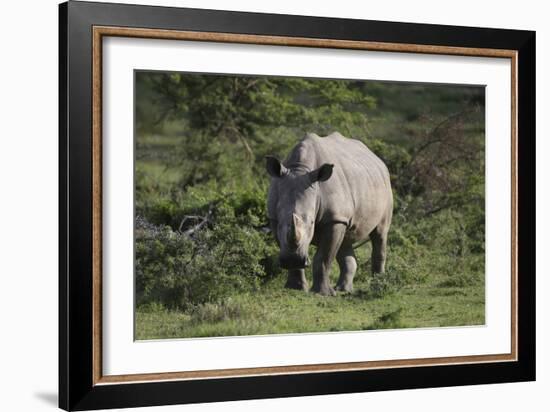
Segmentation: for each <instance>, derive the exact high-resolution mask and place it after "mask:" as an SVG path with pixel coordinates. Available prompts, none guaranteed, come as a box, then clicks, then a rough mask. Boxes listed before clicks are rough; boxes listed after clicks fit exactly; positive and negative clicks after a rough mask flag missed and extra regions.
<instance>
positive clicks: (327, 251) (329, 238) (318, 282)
mask: <svg viewBox="0 0 550 412" xmlns="http://www.w3.org/2000/svg"><path fill="white" fill-rule="evenodd" d="M319 232H320V240H319V246H318V248H317V252H316V253H315V257H314V258H313V287H312V288H311V290H312V291H313V292H315V293H319V294H321V295H324V296H334V295H336V292H335V291H334V288H333V287H332V286H330V280H329V275H330V266H331V265H332V262H333V261H334V258H335V257H336V253H337V252H338V250H339V249H340V245H341V244H342V240H343V239H344V234H345V233H346V226H345V225H343V224H341V223H336V224H330V225H327V226H326V227H323V228H322V229H321V230H320V231H319Z"/></svg>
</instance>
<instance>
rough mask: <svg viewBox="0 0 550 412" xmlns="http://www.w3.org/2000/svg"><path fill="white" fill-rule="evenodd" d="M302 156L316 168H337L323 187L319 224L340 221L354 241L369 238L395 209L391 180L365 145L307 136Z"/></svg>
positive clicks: (335, 135)
mask: <svg viewBox="0 0 550 412" xmlns="http://www.w3.org/2000/svg"><path fill="white" fill-rule="evenodd" d="M308 140H309V141H310V142H307V143H306V146H307V147H306V148H305V149H302V152H303V153H302V156H306V157H309V159H308V161H310V162H311V160H313V159H312V158H315V160H314V163H315V165H313V164H311V166H313V167H315V168H316V167H319V166H321V165H322V164H323V163H332V164H334V171H333V175H332V177H331V178H330V179H329V180H327V181H326V182H323V183H321V185H320V208H319V216H318V222H321V223H323V222H329V221H340V222H342V223H345V224H347V225H348V227H349V236H350V237H352V240H353V241H358V240H362V239H364V238H366V237H367V236H368V234H369V233H370V232H371V231H372V230H373V229H374V228H375V227H376V226H377V225H378V224H379V223H380V221H381V220H383V219H384V218H385V217H387V216H388V215H389V216H391V209H392V208H393V201H392V191H391V184H390V176H389V172H388V169H387V167H386V165H385V164H384V162H383V161H382V160H381V159H380V158H378V156H376V155H375V154H374V153H373V152H372V151H370V149H369V148H368V147H367V146H366V145H364V144H363V143H362V142H360V141H358V140H355V139H350V138H347V137H344V136H342V135H341V134H339V133H333V134H331V135H329V136H326V137H319V136H316V135H308V136H307V137H306V138H305V139H304V140H303V141H308Z"/></svg>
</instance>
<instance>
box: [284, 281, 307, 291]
mask: <svg viewBox="0 0 550 412" xmlns="http://www.w3.org/2000/svg"><path fill="white" fill-rule="evenodd" d="M285 288H287V289H294V290H303V291H304V292H307V291H308V289H309V286H308V284H307V283H301V282H286V284H285Z"/></svg>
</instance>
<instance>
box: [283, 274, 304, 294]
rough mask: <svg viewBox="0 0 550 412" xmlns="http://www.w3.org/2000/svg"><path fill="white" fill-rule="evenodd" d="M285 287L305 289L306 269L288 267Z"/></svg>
mask: <svg viewBox="0 0 550 412" xmlns="http://www.w3.org/2000/svg"><path fill="white" fill-rule="evenodd" d="M285 288H287V289H297V290H304V291H307V290H308V284H307V280H306V271H305V270H304V269H290V270H289V271H288V278H287V280H286V284H285Z"/></svg>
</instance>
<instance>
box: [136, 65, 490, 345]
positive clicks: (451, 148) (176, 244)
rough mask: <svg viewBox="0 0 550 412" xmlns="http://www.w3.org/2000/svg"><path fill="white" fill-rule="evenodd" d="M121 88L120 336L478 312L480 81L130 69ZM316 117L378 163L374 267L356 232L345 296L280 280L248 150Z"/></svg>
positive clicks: (306, 328) (312, 125)
mask: <svg viewBox="0 0 550 412" xmlns="http://www.w3.org/2000/svg"><path fill="white" fill-rule="evenodd" d="M136 90H137V96H136V102H137V107H136V109H137V110H136V113H137V116H136V119H137V125H136V126H137V127H136V131H137V134H136V136H137V138H136V162H135V178H136V188H135V199H136V205H135V207H136V232H135V246H136V249H135V252H136V265H135V267H136V274H135V280H136V288H135V290H136V308H135V311H136V316H135V337H136V339H138V340H146V339H168V338H194V337H213V336H239V335H265V334H285V333H304V332H306V333H307V332H309V333H311V332H336V331H359V330H373V329H400V328H424V327H444V326H472V325H483V324H484V323H485V282H484V276H485V267H484V261H485V226H484V225H485V213H484V208H485V203H484V202H485V200H484V199H485V182H484V168H485V164H484V151H485V133H484V109H483V106H484V91H483V89H482V88H472V87H454V86H453V87H451V86H442V85H433V86H430V85H418V84H400V83H384V82H365V83H358V82H347V81H325V80H323V81H317V80H316V81H303V80H297V79H290V80H285V79H278V80H273V79H254V78H237V77H235V78H231V77H223V76H217V77H216V76H201V75H196V76H190V75H179V74H170V73H168V74H161V73H152V74H147V73H142V74H141V75H140V76H138V83H137V88H136ZM190 102H193V104H189V103H190ZM332 130H339V131H341V132H342V133H343V134H345V135H347V136H349V137H353V138H355V139H359V140H361V141H363V142H364V143H365V144H367V146H369V147H370V148H371V150H373V151H374V152H375V153H376V154H377V155H378V156H380V157H381V158H382V159H383V160H384V162H385V163H386V165H387V166H388V169H389V170H390V174H391V179H392V188H393V192H394V206H395V207H394V218H393V221H392V226H391V229H390V233H389V241H388V248H389V251H388V260H387V266H386V273H385V274H383V275H377V276H376V277H374V276H373V275H372V273H371V271H370V262H369V258H370V250H371V246H370V244H369V243H367V244H365V245H363V246H361V247H360V248H358V249H356V255H357V262H358V266H359V267H358V270H357V274H356V277H355V281H354V291H353V293H351V294H343V293H340V294H338V295H337V296H335V297H321V296H318V295H315V294H313V293H304V292H298V291H294V290H288V289H285V288H284V283H285V280H286V271H284V270H281V269H280V268H279V267H278V263H277V256H278V252H279V251H278V247H277V245H276V244H275V241H274V239H273V236H272V235H271V233H269V228H268V224H267V218H266V194H267V187H268V185H269V177H268V176H267V173H266V171H265V160H264V156H265V155H268V154H270V155H271V154H274V155H277V156H278V157H279V158H284V156H285V155H286V154H287V153H288V152H289V150H290V149H291V148H292V147H293V146H294V145H295V144H296V142H297V141H298V140H299V139H300V137H301V136H303V133H304V131H314V132H317V133H318V134H320V135H323V134H328V132H329V131H332ZM313 249H314V247H311V250H310V257H312V256H313V253H314V250H313ZM306 274H307V278H308V280H309V283H310V285H311V283H312V280H311V279H312V275H311V269H310V268H308V270H307V271H306ZM331 277H332V284H333V285H334V284H335V283H336V279H337V277H338V270H337V265H336V264H334V265H333V269H332V273H331Z"/></svg>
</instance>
